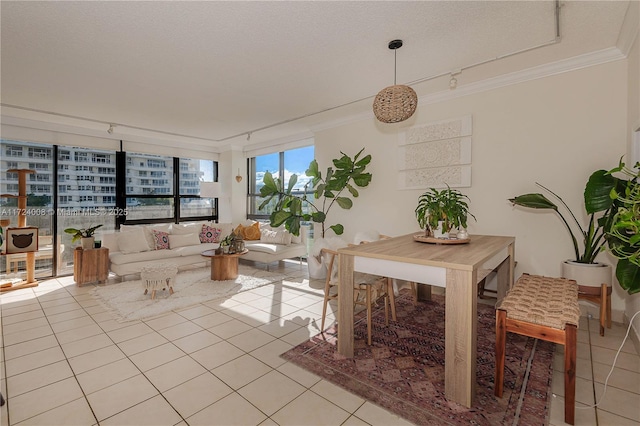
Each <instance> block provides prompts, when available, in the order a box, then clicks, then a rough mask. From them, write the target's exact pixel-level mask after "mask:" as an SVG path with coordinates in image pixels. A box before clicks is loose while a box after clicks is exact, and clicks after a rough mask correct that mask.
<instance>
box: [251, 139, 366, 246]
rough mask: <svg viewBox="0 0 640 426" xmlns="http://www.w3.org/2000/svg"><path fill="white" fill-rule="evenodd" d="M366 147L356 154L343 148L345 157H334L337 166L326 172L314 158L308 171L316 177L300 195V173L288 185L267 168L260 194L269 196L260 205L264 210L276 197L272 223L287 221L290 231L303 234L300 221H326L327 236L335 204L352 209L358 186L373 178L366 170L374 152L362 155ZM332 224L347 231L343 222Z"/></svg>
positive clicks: (310, 175) (338, 232) (322, 223)
mask: <svg viewBox="0 0 640 426" xmlns="http://www.w3.org/2000/svg"><path fill="white" fill-rule="evenodd" d="M363 151H364V148H363V149H361V150H360V151H359V152H358V153H357V154H356V155H355V156H354V157H353V158H351V157H349V156H348V155H347V154H345V153H344V152H340V153H341V154H342V157H340V158H338V159H334V160H333V167H328V168H327V172H326V173H325V174H324V176H323V175H322V173H321V172H320V170H319V169H318V163H317V162H316V160H315V159H314V160H313V161H311V163H310V164H309V168H308V169H307V171H306V172H305V174H306V175H307V176H308V177H310V178H312V179H311V180H310V181H309V182H307V183H306V184H305V185H304V191H303V192H302V193H301V194H300V195H298V194H296V193H295V192H300V191H294V187H295V185H296V183H297V182H298V176H297V175H295V174H294V175H291V177H290V178H289V182H288V184H287V186H286V187H285V182H284V181H282V180H281V179H278V178H274V177H273V175H272V174H271V173H269V172H266V173H265V174H264V177H263V179H262V181H263V183H264V185H263V186H262V188H260V196H261V197H263V198H264V199H265V200H264V201H263V202H262V203H261V204H260V206H259V209H260V210H262V209H263V208H264V207H265V206H266V205H268V204H269V203H271V202H272V200H276V205H275V208H274V210H273V213H271V216H270V217H269V219H270V221H271V226H273V227H278V226H280V225H282V224H283V223H284V225H285V228H286V229H287V230H289V232H291V233H292V234H294V235H299V234H300V222H302V221H313V222H316V223H319V224H321V225H322V226H321V230H322V233H321V236H322V237H323V238H324V236H325V232H326V228H325V223H326V220H327V215H328V214H329V211H330V210H331V208H332V207H333V206H334V205H336V204H337V205H338V206H340V207H341V208H343V209H350V208H351V207H352V206H353V200H352V199H351V198H350V197H349V196H351V197H353V198H356V197H358V195H359V192H358V189H357V188H364V187H366V186H368V185H369V183H370V182H371V173H367V172H366V168H367V165H368V164H369V163H370V162H371V155H365V156H364V157H362V158H360V156H361V154H362V153H363ZM334 167H335V168H334ZM310 189H313V200H310V199H309V198H308V197H307V194H306V192H307V191H309V190H310ZM329 228H330V229H332V230H333V232H335V234H336V235H341V234H342V233H343V232H344V227H343V226H342V225H341V224H339V223H338V224H335V225H331V226H329Z"/></svg>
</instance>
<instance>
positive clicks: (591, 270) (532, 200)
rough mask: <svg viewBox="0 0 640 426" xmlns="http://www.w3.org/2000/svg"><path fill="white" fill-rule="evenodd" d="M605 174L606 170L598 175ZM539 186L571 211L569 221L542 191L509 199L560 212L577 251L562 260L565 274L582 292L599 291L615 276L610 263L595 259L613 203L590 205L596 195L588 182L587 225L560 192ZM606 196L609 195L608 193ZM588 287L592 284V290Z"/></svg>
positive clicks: (586, 199)
mask: <svg viewBox="0 0 640 426" xmlns="http://www.w3.org/2000/svg"><path fill="white" fill-rule="evenodd" d="M603 174H604V171H603V173H600V174H599V175H598V176H601V175H603ZM590 181H591V179H590ZM536 185H538V186H539V187H540V188H542V189H544V190H545V191H547V192H548V193H549V194H551V196H552V197H553V198H555V199H556V200H558V201H559V202H560V204H561V205H562V206H563V208H564V210H566V211H567V212H568V213H569V215H570V218H571V220H570V221H569V220H567V218H566V217H565V216H564V215H563V214H562V212H561V211H560V208H559V207H558V205H556V204H555V203H554V202H552V201H551V200H549V199H548V198H547V197H545V196H544V195H542V194H540V193H529V194H523V195H519V196H517V197H514V198H511V199H509V201H510V202H511V203H512V204H513V205H516V206H521V207H527V208H532V209H543V210H551V211H554V212H555V213H556V214H557V215H558V217H559V218H560V219H561V220H562V223H563V224H564V226H565V227H566V228H567V231H568V232H569V236H570V237H571V242H572V244H573V250H574V258H573V259H568V260H565V261H563V262H562V276H563V277H564V278H569V279H574V280H576V281H577V282H578V283H579V284H580V286H581V291H583V292H585V293H593V292H596V291H597V292H599V291H600V290H599V288H600V285H601V284H602V283H606V284H610V283H611V278H612V275H611V266H610V265H607V264H605V263H601V262H597V261H596V260H595V259H596V257H597V256H598V254H599V253H600V251H601V250H602V249H603V247H604V245H605V244H606V239H605V220H606V217H607V215H608V209H609V207H610V206H611V203H609V207H607V208H604V209H602V210H601V209H599V208H598V209H596V210H590V209H589V208H588V206H589V205H590V203H592V201H593V199H594V197H596V194H595V192H594V190H593V189H594V188H593V185H590V184H589V183H587V185H586V187H585V191H584V203H585V207H586V209H587V213H589V224H588V226H586V227H584V226H583V225H582V224H581V223H580V221H579V220H578V219H577V217H576V215H575V214H574V213H573V211H572V210H571V209H570V208H569V206H568V205H567V204H566V203H565V202H564V200H563V199H562V198H561V197H560V196H559V195H558V194H556V193H555V192H553V191H551V190H550V189H549V188H547V187H545V186H543V185H541V184H540V183H537V182H536ZM606 197H607V198H608V194H607V195H606ZM578 232H579V234H578ZM576 235H579V236H580V239H578V238H577V237H576ZM588 287H592V289H589V288H588ZM596 287H597V289H596Z"/></svg>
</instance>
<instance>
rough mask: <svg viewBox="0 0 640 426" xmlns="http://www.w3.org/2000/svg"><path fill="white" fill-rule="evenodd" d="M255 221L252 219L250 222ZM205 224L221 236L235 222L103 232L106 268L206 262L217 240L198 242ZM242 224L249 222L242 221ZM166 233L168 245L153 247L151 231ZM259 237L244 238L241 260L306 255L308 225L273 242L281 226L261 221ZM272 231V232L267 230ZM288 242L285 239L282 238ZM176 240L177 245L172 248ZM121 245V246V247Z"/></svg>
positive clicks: (118, 270) (123, 271)
mask: <svg viewBox="0 0 640 426" xmlns="http://www.w3.org/2000/svg"><path fill="white" fill-rule="evenodd" d="M251 223H254V222H251ZM203 224H206V225H209V226H211V227H214V228H217V229H219V230H220V239H222V238H224V237H225V236H226V235H229V234H230V233H231V232H232V231H233V230H234V229H235V228H236V226H237V225H235V226H234V225H233V224H231V223H212V222H191V223H181V224H151V225H133V226H126V225H123V226H122V227H121V230H120V231H119V232H112V233H102V234H100V239H101V240H102V246H103V247H107V248H108V249H109V263H110V266H109V269H110V270H111V272H113V273H114V274H116V275H118V276H124V275H129V274H137V273H139V272H140V271H141V270H142V268H143V267H144V266H153V265H163V264H167V263H172V264H174V265H176V266H178V267H180V266H185V265H192V264H197V263H204V262H207V258H205V257H202V256H201V253H202V252H203V251H205V250H212V249H216V248H218V247H219V245H220V244H219V243H201V242H200V240H199V238H196V237H194V236H193V234H197V235H199V233H200V231H201V230H202V225H203ZM244 225H249V223H245V224H244ZM154 229H155V230H156V231H162V232H166V233H167V234H169V248H168V249H158V250H157V249H156V247H155V243H154V240H153V233H152V230H154ZM260 229H261V231H262V238H261V240H245V247H246V248H247V249H248V250H249V252H248V253H247V254H245V255H243V256H242V257H241V259H244V260H251V261H255V262H264V263H267V267H268V264H269V263H272V262H277V261H280V260H284V259H289V258H294V257H306V256H307V233H308V228H306V227H303V229H301V231H300V236H299V237H295V236H291V243H290V244H286V243H285V244H277V243H273V242H271V241H273V238H269V236H271V237H273V235H275V233H277V234H278V235H281V233H286V232H287V231H285V230H284V229H272V228H271V227H270V226H269V225H268V224H266V223H261V224H260ZM268 231H271V232H268ZM285 240H286V242H288V238H285ZM171 241H175V245H177V246H178V247H175V246H174V247H171ZM121 246H122V247H121Z"/></svg>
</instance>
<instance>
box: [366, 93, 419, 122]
mask: <svg viewBox="0 0 640 426" xmlns="http://www.w3.org/2000/svg"><path fill="white" fill-rule="evenodd" d="M417 106H418V96H417V95H416V92H415V91H414V90H413V89H412V88H411V87H409V86H405V85H401V84H396V85H393V86H389V87H385V88H384V89H382V90H381V91H380V92H379V93H378V94H377V95H376V98H375V99H374V100H373V113H374V115H375V116H376V118H377V119H378V120H379V121H382V122H383V123H399V122H401V121H404V120H406V119H407V118H409V117H411V116H412V115H413V113H414V112H416V108H417Z"/></svg>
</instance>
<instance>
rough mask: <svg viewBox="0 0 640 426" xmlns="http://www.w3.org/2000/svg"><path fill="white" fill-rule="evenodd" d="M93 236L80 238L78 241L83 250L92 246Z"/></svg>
mask: <svg viewBox="0 0 640 426" xmlns="http://www.w3.org/2000/svg"><path fill="white" fill-rule="evenodd" d="M94 239H95V238H94V237H82V238H80V243H81V244H82V249H83V250H89V249H92V248H93V243H94Z"/></svg>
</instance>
